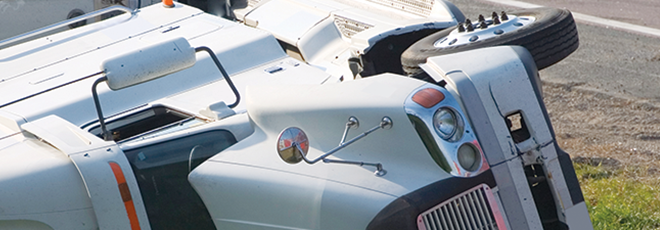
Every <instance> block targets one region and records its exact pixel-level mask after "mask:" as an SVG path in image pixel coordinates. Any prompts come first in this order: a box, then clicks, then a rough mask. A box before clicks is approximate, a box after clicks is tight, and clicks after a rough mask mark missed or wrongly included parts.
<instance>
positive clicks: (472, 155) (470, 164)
mask: <svg viewBox="0 0 660 230" xmlns="http://www.w3.org/2000/svg"><path fill="white" fill-rule="evenodd" d="M456 158H458V164H460V165H461V167H463V169H465V170H467V171H470V172H474V171H476V170H477V169H479V167H480V165H481V153H480V152H479V150H478V149H477V147H475V146H474V145H472V143H464V144H463V145H461V147H459V148H458V152H457V153H456Z"/></svg>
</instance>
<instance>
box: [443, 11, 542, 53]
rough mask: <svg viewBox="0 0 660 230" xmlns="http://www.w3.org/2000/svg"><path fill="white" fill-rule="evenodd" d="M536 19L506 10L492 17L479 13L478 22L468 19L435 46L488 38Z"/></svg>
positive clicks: (459, 43) (508, 31)
mask: <svg viewBox="0 0 660 230" xmlns="http://www.w3.org/2000/svg"><path fill="white" fill-rule="evenodd" d="M535 20H536V18H535V17H532V16H516V15H506V14H505V13H504V12H503V13H502V16H498V15H497V14H496V13H493V17H492V18H491V19H484V17H483V16H482V15H479V21H478V22H476V23H472V22H471V21H470V19H466V20H465V23H459V24H458V26H457V27H456V29H454V30H453V31H452V32H451V33H449V35H447V36H446V37H444V38H442V39H440V40H437V41H436V42H435V43H434V44H433V46H435V47H437V48H448V47H453V46H460V45H465V44H469V43H473V42H476V41H481V40H487V39H490V38H494V37H497V36H501V35H503V34H506V33H510V32H512V31H516V30H519V29H521V28H524V27H526V26H528V25H529V24H531V23H533V22H534V21H535Z"/></svg>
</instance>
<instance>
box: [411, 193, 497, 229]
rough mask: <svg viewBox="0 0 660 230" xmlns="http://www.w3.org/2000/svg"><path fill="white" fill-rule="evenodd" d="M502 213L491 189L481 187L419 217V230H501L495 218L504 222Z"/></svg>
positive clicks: (443, 203)
mask: <svg viewBox="0 0 660 230" xmlns="http://www.w3.org/2000/svg"><path fill="white" fill-rule="evenodd" d="M499 213H500V212H499V209H498V208H497V205H496V202H495V200H494V198H493V194H492V192H491V190H490V188H489V187H488V186H487V185H485V184H482V185H479V186H477V187H474V188H472V189H470V190H468V191H465V192H463V193H461V194H459V195H458V196H455V197H453V198H451V199H450V200H447V201H445V202H442V203H441V204H439V205H437V206H435V207H433V208H431V209H429V210H427V211H426V212H423V213H422V214H420V215H419V216H418V217H417V227H418V229H420V230H445V229H448V230H464V229H466V230H467V229H474V230H487V229H494V230H496V229H499V228H498V224H497V223H498V221H497V219H496V218H499V219H501V218H502V217H501V215H500V214H499ZM499 222H500V223H501V221H499ZM504 228H505V227H502V229H504Z"/></svg>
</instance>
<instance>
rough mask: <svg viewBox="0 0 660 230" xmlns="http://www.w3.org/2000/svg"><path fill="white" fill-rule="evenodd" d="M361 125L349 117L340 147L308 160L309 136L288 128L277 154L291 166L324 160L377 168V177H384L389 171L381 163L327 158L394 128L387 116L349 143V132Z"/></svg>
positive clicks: (282, 137)
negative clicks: (353, 144) (374, 134)
mask: <svg viewBox="0 0 660 230" xmlns="http://www.w3.org/2000/svg"><path fill="white" fill-rule="evenodd" d="M359 124H360V122H358V119H357V118H356V117H353V116H351V117H349V118H348V121H347V122H346V129H345V130H344V135H343V137H342V139H341V142H340V143H339V145H338V146H337V147H335V148H333V149H331V150H330V151H328V152H326V153H324V154H323V155H321V156H319V157H317V158H316V159H307V151H308V150H309V140H308V139H307V135H306V134H305V132H303V131H302V130H301V129H299V128H296V127H289V128H286V129H284V130H282V132H281V133H280V136H279V137H277V153H278V154H279V155H280V158H281V159H282V160H283V161H284V162H286V163H289V164H297V163H300V162H301V161H305V163H307V164H315V163H316V162H319V161H321V160H323V162H324V163H341V164H352V165H359V166H363V165H368V166H374V167H376V171H375V172H374V174H375V175H376V176H384V175H385V174H386V173H387V171H385V170H384V169H383V165H382V164H380V163H368V162H360V161H347V160H333V159H328V158H327V157H328V156H330V155H332V154H334V153H335V152H337V151H339V150H341V149H343V148H344V147H346V146H348V145H350V144H352V143H355V142H356V141H358V140H360V139H362V138H363V137H365V136H367V135H368V134H370V133H373V132H374V131H376V130H379V129H390V128H392V124H393V123H392V119H390V118H389V117H387V116H384V117H383V118H382V119H381V121H380V124H378V125H377V126H375V127H373V128H371V129H369V130H367V131H366V132H364V133H362V134H360V135H357V136H355V137H353V138H352V139H350V140H348V141H347V140H346V137H347V136H348V130H349V129H351V128H357V127H358V126H359Z"/></svg>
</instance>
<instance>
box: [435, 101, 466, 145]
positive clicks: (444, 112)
mask: <svg viewBox="0 0 660 230" xmlns="http://www.w3.org/2000/svg"><path fill="white" fill-rule="evenodd" d="M433 127H434V128H435V131H436V133H438V135H440V137H441V138H442V139H445V140H448V141H457V140H458V139H460V138H461V134H462V130H463V127H462V122H461V120H459V117H458V116H456V113H455V112H454V110H452V109H450V108H447V107H443V108H440V109H438V110H437V111H435V114H434V115H433Z"/></svg>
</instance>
